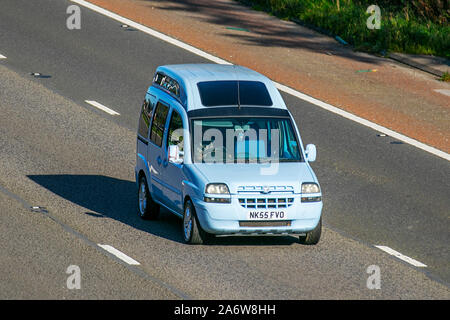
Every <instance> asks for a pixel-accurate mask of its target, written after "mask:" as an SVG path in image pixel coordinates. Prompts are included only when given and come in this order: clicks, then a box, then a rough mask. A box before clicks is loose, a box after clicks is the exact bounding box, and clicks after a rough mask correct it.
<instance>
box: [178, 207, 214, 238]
mask: <svg viewBox="0 0 450 320" xmlns="http://www.w3.org/2000/svg"><path fill="white" fill-rule="evenodd" d="M183 239H184V242H185V243H188V244H203V243H205V242H206V241H207V240H208V239H209V234H208V233H207V232H205V231H204V230H203V229H202V227H201V226H200V223H199V222H198V218H197V214H196V213H195V208H194V205H193V204H192V202H191V200H187V201H186V204H185V206H184V215H183Z"/></svg>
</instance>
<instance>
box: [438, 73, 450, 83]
mask: <svg viewBox="0 0 450 320" xmlns="http://www.w3.org/2000/svg"><path fill="white" fill-rule="evenodd" d="M440 80H441V81H444V82H450V73H448V72H444V74H443V75H442V77H441V79H440Z"/></svg>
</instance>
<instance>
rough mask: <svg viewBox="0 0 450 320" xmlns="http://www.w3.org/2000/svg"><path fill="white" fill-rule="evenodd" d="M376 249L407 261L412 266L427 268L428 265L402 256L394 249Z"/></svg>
mask: <svg viewBox="0 0 450 320" xmlns="http://www.w3.org/2000/svg"><path fill="white" fill-rule="evenodd" d="M375 247H377V248H378V249H380V250H383V251H384V252H386V253H388V254H390V255H392V256H395V257H397V258H399V259H401V260H403V261H406V262H408V263H409V264H412V265H413V266H416V267H420V268H425V267H426V266H427V265H426V264H423V263H422V262H420V261H417V260H415V259H413V258H410V257H408V256H405V255H403V254H401V253H400V252H398V251H395V250H394V249H391V248H389V247H386V246H375Z"/></svg>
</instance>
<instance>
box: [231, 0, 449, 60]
mask: <svg viewBox="0 0 450 320" xmlns="http://www.w3.org/2000/svg"><path fill="white" fill-rule="evenodd" d="M238 1H241V2H243V3H246V4H249V5H251V6H252V7H253V8H254V9H256V10H260V11H261V10H263V11H266V12H269V13H270V14H273V15H275V16H277V17H279V18H282V19H297V20H300V21H301V22H302V23H305V24H307V25H312V26H315V27H318V28H319V29H322V30H326V31H327V33H329V34H332V35H338V36H340V37H341V38H342V39H344V40H345V41H347V42H348V43H350V44H351V45H352V46H353V47H354V48H355V49H356V50H361V51H366V52H372V53H380V52H382V51H386V52H389V51H392V52H402V53H411V54H427V55H435V56H441V57H446V58H450V26H449V23H448V21H449V11H450V10H449V9H448V8H445V7H444V8H440V7H439V6H438V5H437V4H436V3H437V2H436V1H437V0H413V1H410V0H394V1H387V0H378V1H368V0H353V1H352V0H340V1H339V10H338V8H337V3H336V1H337V0H238ZM373 3H378V6H379V7H380V9H381V28H380V29H373V30H371V29H369V28H367V26H366V21H367V19H368V18H369V16H370V15H369V14H367V13H366V10H367V7H368V6H369V5H371V4H373ZM444 3H445V2H444ZM444 6H445V4H444ZM447 6H448V4H447Z"/></svg>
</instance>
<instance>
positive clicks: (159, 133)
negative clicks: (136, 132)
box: [150, 102, 169, 147]
mask: <svg viewBox="0 0 450 320" xmlns="http://www.w3.org/2000/svg"><path fill="white" fill-rule="evenodd" d="M168 112H169V107H168V106H166V105H164V104H162V103H161V102H158V103H157V104H156V108H155V112H154V113H153V122H152V129H151V132H150V140H151V141H152V142H153V143H155V144H156V145H157V146H159V147H161V145H162V139H163V135H164V125H165V123H166V119H167V114H168Z"/></svg>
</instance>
